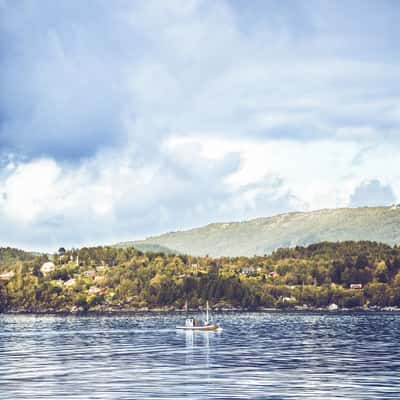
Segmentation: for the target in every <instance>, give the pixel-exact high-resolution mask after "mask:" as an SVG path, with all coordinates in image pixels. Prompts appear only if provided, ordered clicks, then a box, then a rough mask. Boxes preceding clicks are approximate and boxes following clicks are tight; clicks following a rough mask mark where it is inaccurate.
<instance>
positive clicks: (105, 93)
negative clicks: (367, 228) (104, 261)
mask: <svg viewBox="0 0 400 400" xmlns="http://www.w3.org/2000/svg"><path fill="white" fill-rule="evenodd" d="M399 19H400V2H398V1H395V0H393V1H383V0H377V1H367V0H360V1H347V0H338V1H330V0H327V1H323V0H317V1H313V0H308V1H298V2H297V1H296V0H290V1H289V0H288V1H282V0H276V1H267V0H265V1H264V0H260V1H258V0H253V1H251V2H249V1H247V0H232V1H228V0H226V1H224V0H219V1H201V0H193V1H192V0H181V1H175V0H168V1H162V0H158V1H151V0H146V1H128V0H127V1H122V0H117V1H112V2H110V1H102V0H93V1H90V0H87V1H83V2H81V1H69V0H68V1H67V0H66V1H51V0H49V1H46V0H43V1H40V2H38V1H23V0H21V1H14V0H0V221H1V224H0V241H1V242H0V244H1V245H2V246H5V245H12V246H18V247H22V248H27V249H40V250H54V249H56V248H58V247H59V246H60V245H64V246H68V247H70V246H81V245H92V244H106V243H114V242H116V241H121V240H129V239H135V238H142V237H145V236H148V235H152V234H158V233H161V232H164V231H169V230H177V229H183V228H190V227H194V226H199V225H202V224H206V223H209V222H216V221H231V220H243V219H248V218H254V217H257V216H269V215H273V214H276V213H283V212H288V211H293V210H313V209H319V208H326V207H346V206H352V207H357V206H364V205H376V204H379V205H386V204H391V203H394V202H398V201H400V186H399V185H400V131H399V128H400V65H399V64H400V50H399V46H398V38H399V37H400V25H399V23H398V21H399Z"/></svg>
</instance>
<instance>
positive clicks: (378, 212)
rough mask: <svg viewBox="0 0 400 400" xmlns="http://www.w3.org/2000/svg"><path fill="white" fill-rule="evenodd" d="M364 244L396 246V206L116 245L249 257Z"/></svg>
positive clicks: (301, 215) (224, 225)
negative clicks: (347, 243)
mask: <svg viewBox="0 0 400 400" xmlns="http://www.w3.org/2000/svg"><path fill="white" fill-rule="evenodd" d="M345 240H355V241H357V240H369V241H376V242H382V243H386V244H389V245H395V244H398V243H400V207H399V206H398V205H393V206H388V207H360V208H336V209H329V208H325V209H320V210H314V211H294V212H289V213H282V214H277V215H274V216H270V217H258V218H253V219H251V220H245V221H232V222H213V223H210V224H207V225H204V226H201V227H197V228H191V229H188V230H178V231H172V232H167V233H164V234H161V235H158V236H150V237H148V238H146V239H144V240H136V241H132V242H124V243H118V244H117V246H122V247H127V246H135V247H137V248H138V249H139V250H140V247H143V246H144V247H147V248H149V246H159V247H160V248H164V249H166V250H169V251H170V252H177V253H186V254H191V255H195V256H197V255H198V256H201V255H206V254H208V255H210V256H213V257H218V256H252V255H263V254H269V253H271V252H272V251H274V250H276V249H277V248H280V247H294V246H298V245H299V246H305V245H309V244H312V243H318V242H322V241H333V242H336V241H345Z"/></svg>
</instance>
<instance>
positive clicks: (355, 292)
mask: <svg viewBox="0 0 400 400" xmlns="http://www.w3.org/2000/svg"><path fill="white" fill-rule="evenodd" d="M61 250H62V251H61ZM0 271H1V273H0V311H4V312H18V311H22V312H71V311H73V312H75V311H115V310H125V311H126V310H147V309H159V308H163V309H182V308H183V306H184V304H185V302H186V301H188V302H189V304H190V306H191V307H192V308H197V307H202V306H204V304H205V302H206V301H207V300H208V301H209V302H210V304H211V306H212V307H214V308H232V307H234V308H249V309H257V308H260V307H268V308H270V307H274V308H300V309H306V308H310V307H311V308H315V307H323V308H325V307H329V308H330V309H337V308H339V309H341V308H353V307H364V308H376V307H379V308H380V307H385V306H389V307H397V308H398V309H399V310H400V247H397V246H394V247H391V246H388V245H386V244H380V243H375V242H342V243H318V244H313V245H310V246H307V247H295V248H291V249H279V250H277V251H275V252H274V253H273V254H271V255H269V256H254V257H221V258H210V257H194V256H187V255H174V254H162V253H142V252H141V251H138V250H136V249H135V248H133V247H131V248H115V247H92V248H81V249H72V250H66V251H65V249H60V252H59V253H58V254H55V255H54V256H51V257H49V256H46V255H41V256H37V257H35V258H33V259H31V260H26V261H21V260H19V261H17V262H15V264H13V265H8V266H3V267H1V268H0Z"/></svg>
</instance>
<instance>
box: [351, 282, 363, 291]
mask: <svg viewBox="0 0 400 400" xmlns="http://www.w3.org/2000/svg"><path fill="white" fill-rule="evenodd" d="M350 289H354V290H361V289H362V284H361V283H352V284H350Z"/></svg>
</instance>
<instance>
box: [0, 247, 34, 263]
mask: <svg viewBox="0 0 400 400" xmlns="http://www.w3.org/2000/svg"><path fill="white" fill-rule="evenodd" d="M34 258H35V254H34V253H30V252H27V251H24V250H19V249H15V248H12V247H0V266H2V265H11V264H14V263H16V262H17V261H26V260H32V259H34Z"/></svg>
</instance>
